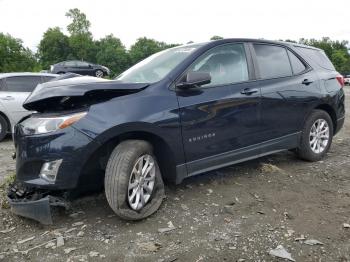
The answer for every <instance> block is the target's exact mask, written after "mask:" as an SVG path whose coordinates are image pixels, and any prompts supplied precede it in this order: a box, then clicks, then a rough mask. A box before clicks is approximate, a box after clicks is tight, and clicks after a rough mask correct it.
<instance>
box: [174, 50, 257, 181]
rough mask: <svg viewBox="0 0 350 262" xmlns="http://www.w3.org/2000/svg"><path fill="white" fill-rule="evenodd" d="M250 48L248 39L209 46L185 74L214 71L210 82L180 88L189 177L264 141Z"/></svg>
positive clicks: (225, 162)
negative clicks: (242, 41)
mask: <svg viewBox="0 0 350 262" xmlns="http://www.w3.org/2000/svg"><path fill="white" fill-rule="evenodd" d="M246 50H247V49H246V48H245V45H244V44H243V43H232V44H225V45H222V46H217V47H214V48H212V49H210V50H209V51H207V52H206V53H205V54H203V55H202V56H200V57H199V58H198V59H197V60H196V61H195V62H194V63H193V64H192V66H190V68H189V69H188V70H187V71H186V72H188V71H202V72H209V73H210V75H211V78H212V81H211V83H209V84H207V85H203V86H201V87H196V88H191V89H187V90H177V96H178V102H179V107H180V116H181V125H182V137H183V144H184V149H185V155H186V161H187V169H188V173H189V175H193V174H196V173H199V172H203V171H205V170H209V169H213V168H215V167H219V166H223V165H225V164H227V163H230V162H232V161H234V160H235V159H237V158H244V156H242V155H238V153H237V152H235V150H239V149H241V148H244V147H247V146H249V145H253V144H255V143H257V142H258V141H259V137H258V134H259V131H260V126H259V102H260V90H259V88H258V84H257V82H256V81H250V74H249V67H250V66H249V63H250V61H251V60H249V58H250V57H249V56H247V52H246ZM247 57H248V58H247ZM186 72H185V73H186ZM185 73H184V74H185Z"/></svg>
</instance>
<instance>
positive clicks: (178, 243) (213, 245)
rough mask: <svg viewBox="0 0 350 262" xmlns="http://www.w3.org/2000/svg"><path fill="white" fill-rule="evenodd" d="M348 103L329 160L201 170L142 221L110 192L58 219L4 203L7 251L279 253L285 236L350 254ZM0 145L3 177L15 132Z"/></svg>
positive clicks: (292, 247)
mask: <svg viewBox="0 0 350 262" xmlns="http://www.w3.org/2000/svg"><path fill="white" fill-rule="evenodd" d="M345 89H346V93H347V95H348V97H349V96H350V87H345ZM347 112H348V113H347V119H346V124H345V127H344V128H343V129H342V131H341V132H340V133H339V134H338V135H337V136H336V137H335V138H334V140H333V146H332V148H331V150H330V152H329V153H328V155H327V157H326V158H325V159H324V160H323V161H320V162H317V163H309V162H304V161H301V160H298V159H297V158H296V157H295V156H294V154H293V153H292V152H284V153H279V154H275V155H271V156H268V157H264V158H261V159H257V160H253V161H249V162H246V163H242V164H239V165H235V166H231V167H228V168H224V169H221V170H218V171H215V172H210V173H208V174H204V175H200V176H196V177H193V178H190V179H187V180H185V182H184V183H183V184H181V185H179V186H170V187H167V189H166V194H167V198H166V200H165V201H164V203H163V205H162V206H161V208H160V210H159V211H158V212H157V213H155V214H154V215H152V216H151V217H150V218H148V219H146V220H143V221H140V222H127V221H123V220H120V219H119V218H118V217H116V216H114V215H113V212H112V210H111V209H110V208H109V206H108V204H107V201H106V199H105V197H104V195H103V194H100V195H94V196H89V197H86V198H83V199H81V200H78V201H76V202H74V203H73V208H72V210H70V211H69V212H67V213H66V214H64V213H63V214H60V215H59V216H58V217H57V219H56V222H55V224H54V225H53V226H42V225H40V224H38V223H36V222H33V221H30V220H28V219H24V218H20V217H17V216H15V215H13V214H11V212H10V210H9V209H1V210H0V239H1V240H0V261H26V260H28V261H29V260H31V261H159V262H160V261H164V262H170V261H280V260H279V259H278V258H275V257H273V256H272V255H270V254H269V251H270V250H271V249H275V248H276V247H277V246H278V245H282V246H283V247H284V248H285V249H286V250H287V251H288V252H289V253H291V256H292V258H293V259H295V260H296V261H326V262H329V261H350V228H347V224H350V150H349V149H350V115H349V112H350V101H349V100H348V101H347ZM0 148H1V150H0V180H1V179H3V178H4V177H5V176H6V175H9V174H11V173H13V172H14V164H15V163H14V161H13V160H12V159H11V157H10V155H11V152H12V151H13V146H12V142H11V140H10V139H9V140H7V141H5V142H2V143H0ZM171 224H172V225H173V226H174V227H175V228H173V230H171V231H168V232H165V233H159V231H158V230H159V229H160V228H166V227H169V225H170V226H172V225H171ZM62 239H63V240H64V241H63V242H64V243H62ZM21 240H22V241H21ZM25 240H27V241H25ZM307 240H317V241H320V242H321V243H320V244H316V245H308V243H309V242H308V241H307ZM312 243H313V241H311V244H312ZM62 244H63V245H62Z"/></svg>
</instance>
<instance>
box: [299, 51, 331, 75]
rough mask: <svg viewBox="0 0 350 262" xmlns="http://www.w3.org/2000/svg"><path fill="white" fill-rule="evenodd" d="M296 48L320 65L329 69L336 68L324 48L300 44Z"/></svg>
mask: <svg viewBox="0 0 350 262" xmlns="http://www.w3.org/2000/svg"><path fill="white" fill-rule="evenodd" d="M295 48H297V49H298V50H299V51H300V52H301V53H302V54H304V55H305V56H306V57H308V58H309V59H311V60H312V61H314V62H315V63H317V64H318V65H319V66H321V67H323V68H325V69H328V70H335V68H334V66H333V64H332V62H331V61H330V60H329V58H328V57H327V55H326V54H325V52H324V51H323V50H317V49H311V48H305V47H300V46H296V47H295Z"/></svg>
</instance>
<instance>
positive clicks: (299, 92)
mask: <svg viewBox="0 0 350 262" xmlns="http://www.w3.org/2000/svg"><path fill="white" fill-rule="evenodd" d="M252 52H253V53H255V56H254V57H255V59H254V61H255V67H256V70H257V75H258V78H259V81H258V82H259V86H260V88H261V135H262V136H263V137H264V140H265V141H269V140H272V139H281V141H282V142H283V141H292V142H295V137H296V134H297V133H298V132H300V131H301V128H302V124H303V121H304V117H305V114H306V112H307V108H308V106H307V105H308V104H309V103H312V102H313V101H315V100H317V97H318V93H319V90H318V86H317V81H316V80H317V79H316V75H315V73H314V71H312V70H311V68H310V67H309V66H308V65H307V64H306V62H305V61H303V60H302V58H301V57H299V56H297V55H296V54H295V53H294V52H293V51H292V50H290V49H288V48H286V47H284V46H279V45H272V44H265V43H264V44H260V43H259V44H253V45H252Z"/></svg>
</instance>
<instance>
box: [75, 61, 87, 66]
mask: <svg viewBox="0 0 350 262" xmlns="http://www.w3.org/2000/svg"><path fill="white" fill-rule="evenodd" d="M77 66H83V67H87V66H89V64H88V63H86V62H83V61H78V62H77Z"/></svg>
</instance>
